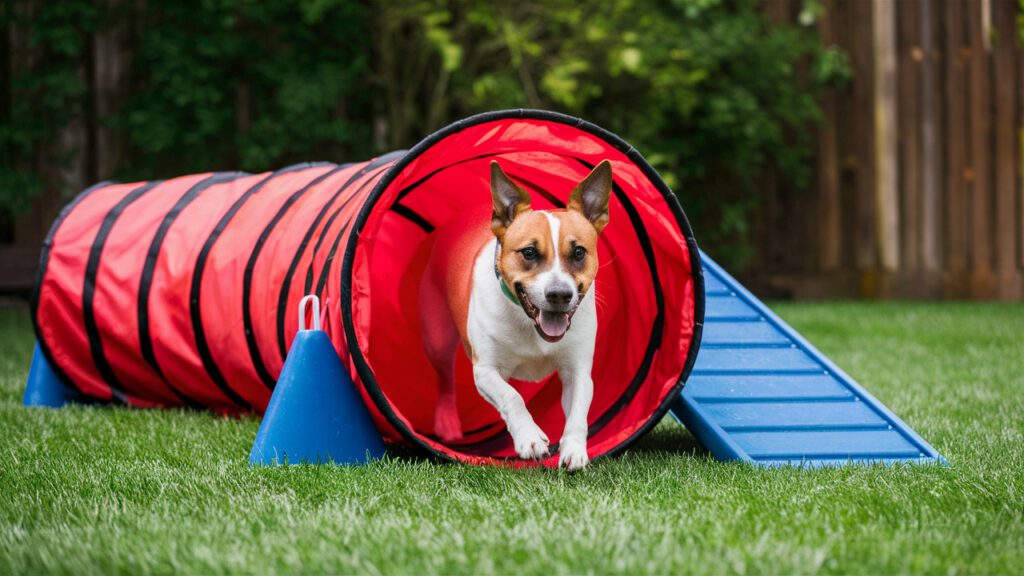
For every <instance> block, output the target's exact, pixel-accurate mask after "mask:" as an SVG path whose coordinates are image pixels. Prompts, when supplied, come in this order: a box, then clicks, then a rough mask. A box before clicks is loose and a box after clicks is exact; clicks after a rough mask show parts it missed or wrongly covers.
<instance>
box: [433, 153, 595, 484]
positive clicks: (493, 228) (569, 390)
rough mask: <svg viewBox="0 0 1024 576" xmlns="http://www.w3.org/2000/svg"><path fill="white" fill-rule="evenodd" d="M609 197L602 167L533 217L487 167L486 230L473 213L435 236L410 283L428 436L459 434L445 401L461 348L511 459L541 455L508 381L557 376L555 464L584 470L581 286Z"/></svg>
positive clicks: (587, 332)
mask: <svg viewBox="0 0 1024 576" xmlns="http://www.w3.org/2000/svg"><path fill="white" fill-rule="evenodd" d="M611 189H612V169H611V164H610V163H609V162H608V161H607V160H605V161H604V162H601V163H600V164H598V165H597V167H595V168H594V169H593V171H591V173H590V174H589V175H588V176H587V177H586V178H584V179H583V180H582V181H581V182H580V183H579V184H578V185H577V186H576V187H575V188H574V189H573V191H572V193H571V194H570V195H569V202H568V203H567V205H566V209H564V210H533V209H532V207H531V203H530V195H529V194H528V193H527V192H526V191H524V190H523V189H522V188H521V187H519V186H518V185H517V184H516V183H515V182H513V181H512V180H511V179H510V178H509V177H508V176H507V175H505V172H504V171H502V169H501V167H500V166H499V165H498V163H497V162H491V198H492V200H493V212H492V214H491V221H490V229H489V230H488V229H487V226H486V217H484V218H480V217H479V216H480V215H477V218H476V220H477V221H476V222H474V223H472V224H473V225H471V230H470V231H468V232H467V231H466V228H465V227H463V226H445V227H442V229H441V230H439V231H438V233H437V238H436V240H435V244H434V246H433V248H432V249H431V252H430V256H429V258H428V261H427V268H426V271H425V273H424V276H423V282H422V283H421V284H420V310H421V313H422V320H423V322H422V328H423V329H422V332H423V341H424V346H425V349H426V353H427V356H428V357H429V359H430V362H431V363H432V364H433V366H434V368H435V369H436V370H437V373H438V374H439V376H440V377H441V393H440V396H439V398H438V403H437V406H436V409H435V414H434V431H435V434H437V436H439V437H440V438H441V439H442V440H444V441H449V442H450V441H454V440H458V439H459V438H461V437H462V425H461V422H460V419H459V414H458V411H457V410H456V403H455V360H456V355H457V351H458V347H459V345H460V344H461V345H462V346H463V348H464V349H465V351H466V354H467V355H468V357H469V358H470V360H471V362H472V364H473V378H474V380H475V382H476V388H477V390H478V391H479V393H480V395H481V396H482V397H483V398H484V399H485V400H487V401H488V402H489V403H490V404H491V405H493V406H494V407H495V408H496V409H497V410H498V413H499V414H500V415H501V417H502V419H503V420H504V421H505V424H506V426H507V428H508V431H509V434H511V435H512V440H513V442H514V445H515V450H516V453H517V454H518V455H519V457H520V458H523V459H528V460H542V459H544V458H546V457H547V456H548V454H549V452H550V442H549V440H548V437H547V435H545V434H544V431H543V430H541V429H540V427H539V426H537V424H536V422H534V420H533V416H531V415H530V412H529V411H528V410H527V408H526V403H525V402H524V401H523V397H522V396H521V395H520V394H519V392H517V391H516V389H515V388H513V387H512V386H511V385H510V384H509V383H508V380H509V379H510V378H515V379H518V380H525V381H539V380H542V379H544V378H546V377H548V376H549V375H551V374H552V373H553V372H556V371H557V372H558V376H559V378H560V379H561V381H562V409H563V410H564V411H565V429H564V431H563V432H562V439H561V441H560V443H559V447H560V450H559V451H560V453H559V459H558V463H559V466H564V467H565V468H566V469H568V470H579V469H580V468H583V467H584V466H586V465H587V464H588V463H589V461H590V459H589V457H588V455H587V427H588V425H587V413H588V412H589V410H590V401H591V399H592V397H593V388H594V383H593V381H592V380H591V376H590V371H591V367H592V365H593V360H594V344H595V341H596V339H597V308H596V305H595V300H594V299H595V296H594V294H593V290H592V289H591V286H592V285H593V283H594V277H595V276H596V275H597V266H598V263H597V238H598V235H599V234H600V233H601V230H603V229H604V227H605V226H606V225H607V224H608V200H609V195H610V193H611ZM481 220H483V221H482V222H481ZM570 326H571V327H572V328H573V330H572V331H570V330H569V328H570Z"/></svg>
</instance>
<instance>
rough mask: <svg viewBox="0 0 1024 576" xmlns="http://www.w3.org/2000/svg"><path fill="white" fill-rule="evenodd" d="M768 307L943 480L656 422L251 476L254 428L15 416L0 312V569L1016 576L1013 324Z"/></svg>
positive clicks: (13, 315) (921, 312) (168, 416)
mask: <svg viewBox="0 0 1024 576" xmlns="http://www.w3.org/2000/svg"><path fill="white" fill-rule="evenodd" d="M778 310H779V311H780V313H781V315H782V316H783V317H784V318H786V319H787V320H789V321H790V322H791V323H792V324H794V325H795V326H796V327H797V328H798V329H799V330H801V331H803V333H804V334H805V335H806V336H807V337H808V338H809V339H810V340H811V341H812V342H815V343H816V344H817V345H818V346H819V347H820V348H821V349H822V350H824V351H825V352H826V353H827V354H830V355H831V356H832V358H833V359H834V360H835V361H836V362H837V363H838V364H839V365H840V366H842V367H843V368H844V369H846V370H847V371H848V372H849V373H850V374H851V375H852V376H853V377H855V378H857V379H858V380H860V381H861V382H862V383H863V384H865V385H866V386H867V388H868V389H869V390H870V391H871V392H872V393H873V394H875V395H876V396H877V397H878V398H879V399H880V400H882V401H883V402H884V403H886V404H887V405H888V406H889V407H890V408H891V409H892V410H893V411H894V412H896V414H898V415H900V416H901V417H902V418H903V419H904V420H906V421H907V422H908V423H909V424H910V425H911V426H913V427H914V428H915V429H916V430H917V431H918V432H919V433H920V434H921V435H922V436H923V437H924V438H926V439H927V440H929V441H930V442H931V443H932V444H933V445H934V446H935V447H936V448H937V449H938V450H939V451H940V452H942V453H943V454H944V455H945V456H946V457H947V458H948V459H949V461H950V463H951V465H950V466H949V467H938V466H916V467H915V466H893V467H888V468H887V467H879V466H876V467H851V468H841V469H827V470H794V469H782V470H759V469H755V468H752V467H748V466H745V465H738V464H721V463H718V462H716V461H714V460H713V459H712V458H711V457H710V456H709V455H708V454H707V453H706V452H705V451H704V450H703V449H701V448H700V447H699V446H698V445H697V444H696V442H695V441H694V439H693V438H692V437H691V436H690V435H689V434H687V433H686V432H685V431H683V430H682V429H681V428H680V427H679V426H677V425H676V424H675V423H674V422H671V421H669V420H666V421H665V422H663V423H662V424H661V425H660V426H659V427H658V428H657V429H656V430H655V431H654V433H652V434H651V435H650V436H648V437H647V438H645V439H644V440H643V441H642V442H641V443H640V444H639V445H637V446H636V447H635V448H634V449H632V450H630V451H629V452H628V453H627V454H625V455H623V456H622V457H619V458H615V459H611V460H606V461H601V462H598V463H597V464H595V465H594V466H593V467H591V468H590V469H588V470H586V471H584V472H583V473H580V474H575V475H568V474H565V473H562V472H555V471H539V470H528V471H511V470H500V469H494V468H473V467H468V466H461V465H445V464H437V463H433V462H429V461H424V460H419V459H414V458H409V457H401V456H395V457H391V458H389V459H387V460H385V461H382V462H378V463H375V464H373V465H370V466H366V467H361V468H340V467H330V466H323V467H309V466H291V467H284V468H277V469H252V468H250V467H249V466H248V465H247V457H248V453H249V448H250V446H251V442H252V439H253V437H254V435H255V433H256V429H257V425H258V424H257V422H256V421H255V420H252V419H244V420H230V419H222V418H218V417H215V416H212V415H209V414H204V413H187V412H178V411H143V410H125V409H107V408H83V407H72V408H67V409H63V410H47V409H25V408H23V407H22V406H21V405H20V400H21V393H22V390H23V386H24V379H25V373H26V368H27V366H28V362H29V355H30V353H31V348H32V335H31V329H30V327H29V324H28V321H27V316H26V314H25V313H24V312H21V311H18V312H4V313H0V347H2V348H0V349H2V350H4V351H5V352H4V354H3V356H2V358H0V438H2V447H0V551H2V552H0V572H14V573H38V572H41V571H47V572H65V573H75V574H79V573H84V572H102V573H107V572H122V573H139V572H168V571H171V570H176V571H182V572H189V573H221V572H257V573H261V572H275V571H294V572H305V573H310V572H355V573H393V572H401V573H423V572H445V573H451V572H459V573H465V572H473V573H479V572H504V573H508V572H530V573H552V572H553V573H568V572H572V573H581V572H596V573H605V572H619V573H635V572H656V573H666V572H672V573H678V572H682V573H723V572H736V573H764V572H769V573H779V572H782V573H806V572H831V573H837V572H838V573H864V574H874V573H880V572H881V573H907V572H920V573H958V572H961V573H962V572H967V573H1019V572H1020V570H1021V567H1022V566H1024V485H1022V476H1024V458H1022V456H1024V449H1022V443H1024V434H1022V432H1024V395H1022V391H1024V306H1022V305H966V304H957V305H936V304H855V303H849V304H847V303H844V304H786V305H780V306H778Z"/></svg>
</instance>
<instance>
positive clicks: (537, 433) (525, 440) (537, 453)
mask: <svg viewBox="0 0 1024 576" xmlns="http://www.w3.org/2000/svg"><path fill="white" fill-rule="evenodd" d="M512 441H513V442H514V443H515V446H516V454H518V455H519V457H520V458H522V459H523V460H543V459H544V458H547V456H548V454H549V453H550V447H549V445H550V444H551V442H550V441H549V440H548V437H547V434H544V431H543V430H541V429H540V427H539V426H537V425H536V424H534V423H533V422H530V423H529V424H527V425H524V426H522V427H521V428H519V429H518V430H516V432H515V433H513V434H512Z"/></svg>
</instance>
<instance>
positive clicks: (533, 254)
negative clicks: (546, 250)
mask: <svg viewBox="0 0 1024 576" xmlns="http://www.w3.org/2000/svg"><path fill="white" fill-rule="evenodd" d="M519 253H520V254H522V255H523V258H525V259H526V260H536V259H537V258H540V252H539V251H538V250H537V249H536V248H534V247H533V246H527V247H526V248H523V249H522V250H520V251H519Z"/></svg>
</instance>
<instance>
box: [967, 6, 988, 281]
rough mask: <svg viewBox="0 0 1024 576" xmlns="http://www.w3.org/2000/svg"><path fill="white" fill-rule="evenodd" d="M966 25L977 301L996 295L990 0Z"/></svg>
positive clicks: (972, 9) (972, 243)
mask: <svg viewBox="0 0 1024 576" xmlns="http://www.w3.org/2000/svg"><path fill="white" fill-rule="evenodd" d="M966 8H967V18H966V20H967V26H968V34H969V36H968V37H969V39H970V60H969V62H968V66H967V71H968V76H969V78H970V80H969V85H970V95H969V108H968V113H969V115H970V116H969V124H970V130H971V131H970V144H969V148H968V159H969V160H968V161H969V164H968V165H967V171H966V179H967V194H968V198H969V199H970V200H969V202H970V204H969V207H970V232H969V234H970V241H969V245H970V284H971V295H972V296H973V297H976V298H991V297H992V296H993V289H994V278H993V276H992V232H993V221H992V219H993V214H992V189H991V182H992V178H991V176H990V174H991V172H992V156H991V146H990V145H989V141H990V137H991V135H992V133H991V126H990V124H991V114H992V102H991V99H990V91H989V82H990V81H991V72H990V67H991V61H990V59H989V55H990V51H989V47H988V40H987V38H988V29H987V28H986V27H985V23H986V22H987V21H988V20H989V18H988V10H989V9H990V8H991V4H990V3H989V0H981V1H976V2H968V4H967V6H966Z"/></svg>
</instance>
